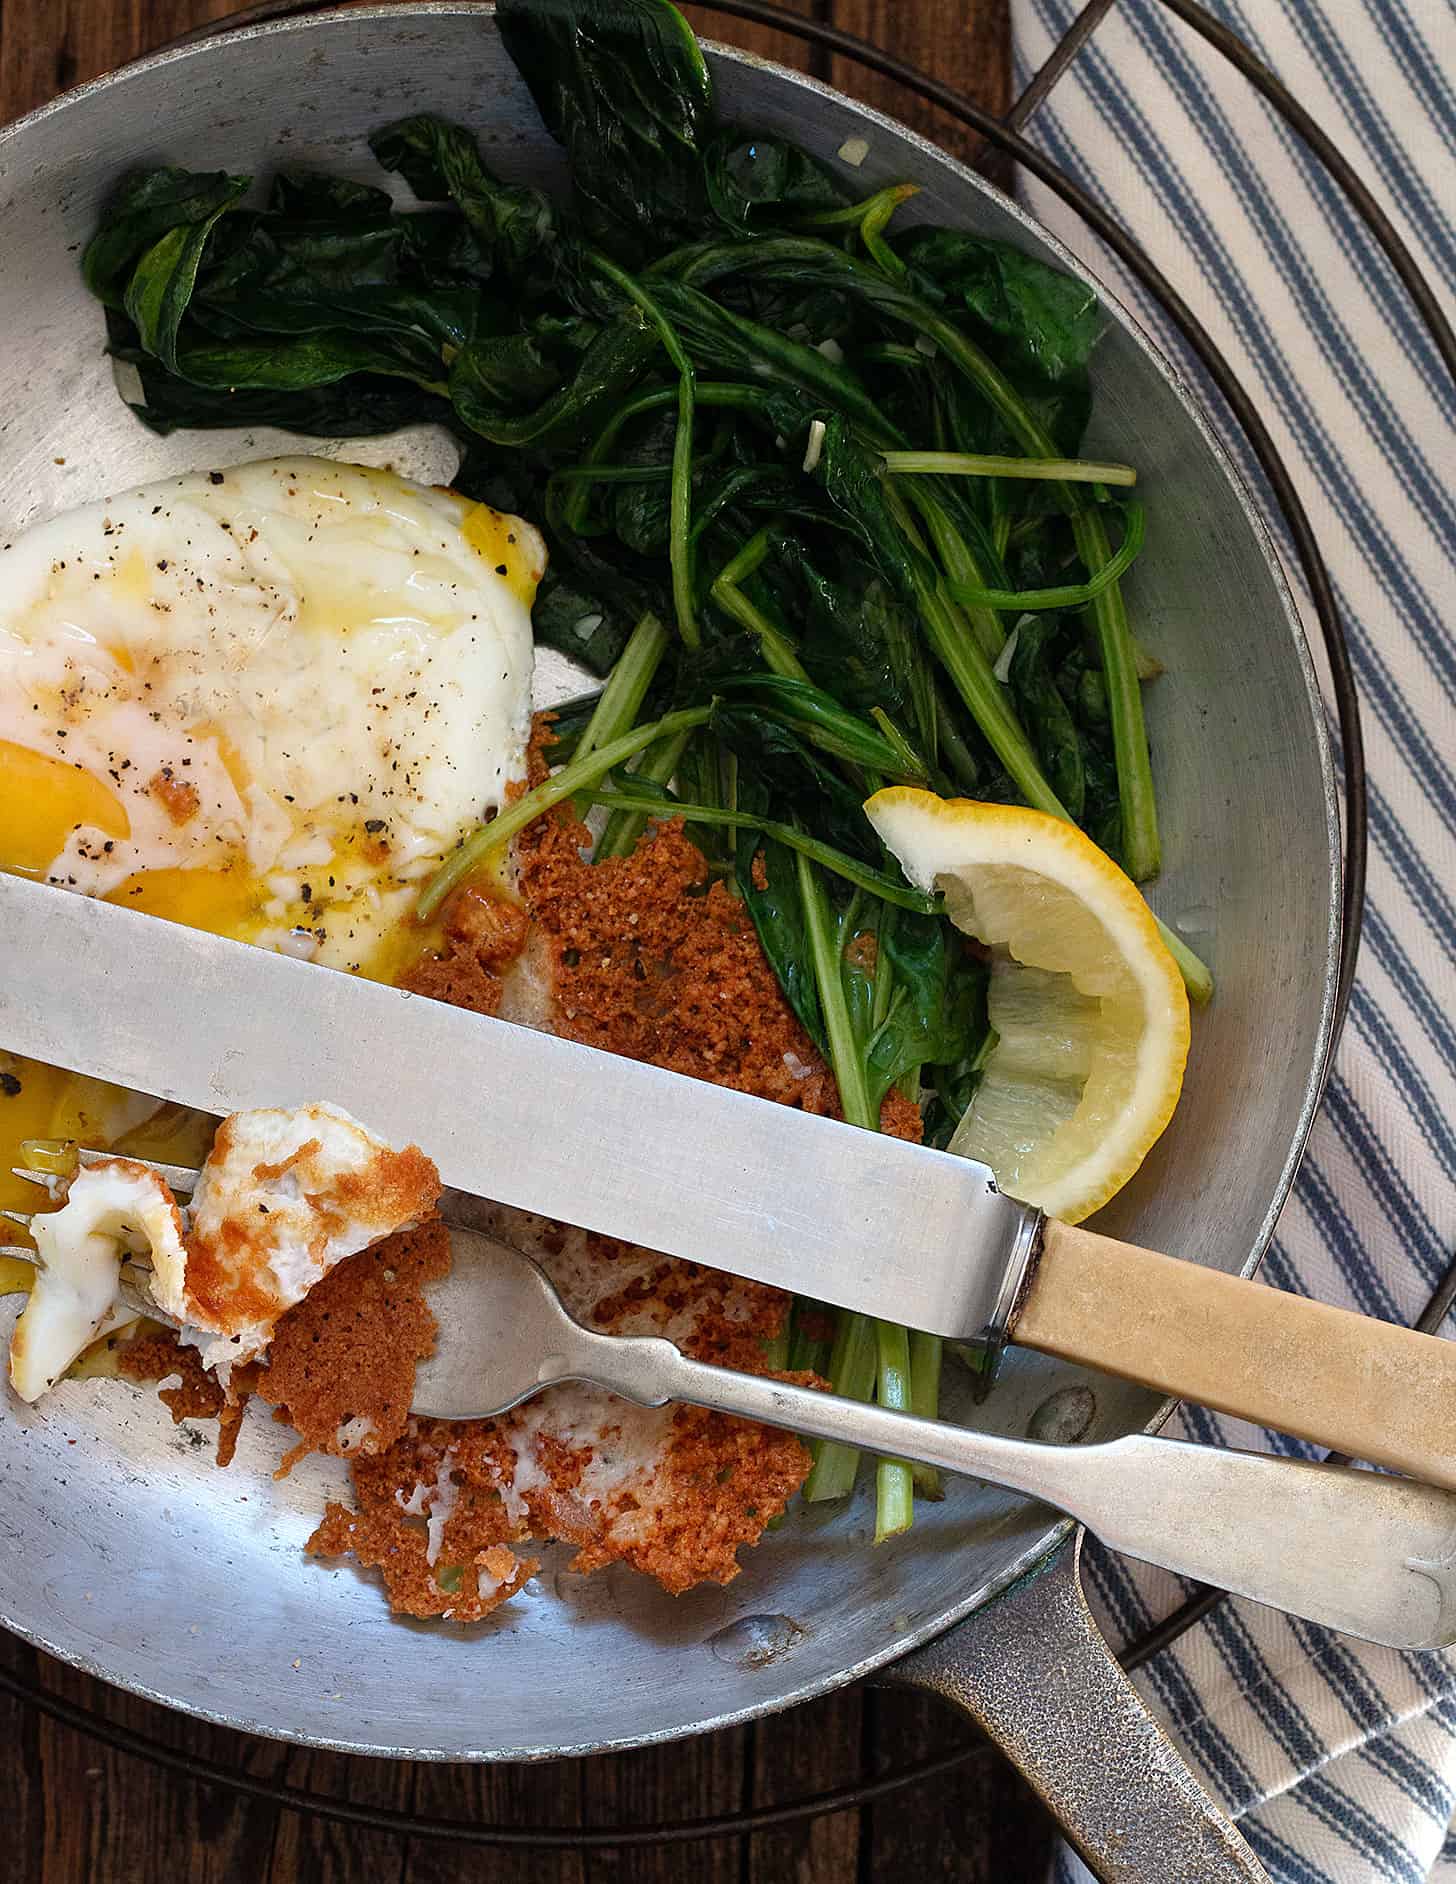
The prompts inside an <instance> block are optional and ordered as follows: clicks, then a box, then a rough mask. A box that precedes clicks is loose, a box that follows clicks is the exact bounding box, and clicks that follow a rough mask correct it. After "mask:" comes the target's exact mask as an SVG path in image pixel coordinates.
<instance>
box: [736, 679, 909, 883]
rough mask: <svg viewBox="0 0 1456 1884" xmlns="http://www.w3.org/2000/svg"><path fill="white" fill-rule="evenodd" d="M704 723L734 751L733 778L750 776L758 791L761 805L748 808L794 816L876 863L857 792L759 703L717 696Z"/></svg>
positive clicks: (786, 819)
mask: <svg viewBox="0 0 1456 1884" xmlns="http://www.w3.org/2000/svg"><path fill="white" fill-rule="evenodd" d="M708 724H709V726H710V727H711V728H712V730H713V732H714V734H715V735H716V736H717V738H718V739H719V740H720V741H721V743H722V744H723V745H725V746H726V747H727V748H728V750H729V751H730V752H732V753H735V754H736V755H737V758H738V762H739V764H738V776H739V779H740V780H745V779H752V780H754V781H756V782H757V784H758V786H759V787H760V789H761V790H762V791H763V792H764V794H765V798H764V802H763V805H762V807H757V806H755V807H751V808H753V809H760V808H761V809H762V810H763V812H764V815H766V816H782V817H783V821H784V822H786V823H787V822H791V821H792V818H793V817H795V816H797V818H798V819H799V821H800V822H801V823H802V824H804V825H805V826H806V827H807V828H808V829H809V830H810V831H811V832H813V834H814V835H815V836H816V837H822V838H823V839H824V840H825V842H826V843H830V844H833V845H834V846H835V848H836V849H837V850H844V851H848V852H849V854H850V855H851V856H852V857H862V858H864V860H865V861H866V862H867V863H878V862H879V849H878V846H877V845H876V843H875V841H874V837H873V834H872V833H871V831H870V827H869V823H868V821H867V819H866V818H865V815H864V812H863V809H862V805H863V801H864V794H863V792H861V791H858V790H856V789H855V787H854V786H852V785H850V784H848V783H847V782H846V781H845V779H844V778H843V777H842V776H841V774H840V773H839V772H837V771H834V770H832V769H831V768H830V767H829V766H827V765H825V764H824V763H823V762H822V761H821V760H820V759H819V758H817V757H816V756H815V754H814V752H813V750H812V749H811V747H810V746H809V745H808V744H807V742H806V741H804V740H802V739H800V738H799V737H798V735H797V734H796V733H795V732H793V731H792V730H791V729H790V728H789V727H787V726H785V725H784V724H783V723H782V722H781V721H779V720H778V719H775V718H773V717H772V716H771V715H770V714H769V713H767V712H765V711H763V710H762V709H761V708H759V707H756V706H753V705H751V704H748V703H743V704H738V703H735V702H732V701H729V700H721V699H720V700H718V701H715V703H714V705H713V710H712V714H711V717H710V718H709V721H708ZM785 814H787V815H785Z"/></svg>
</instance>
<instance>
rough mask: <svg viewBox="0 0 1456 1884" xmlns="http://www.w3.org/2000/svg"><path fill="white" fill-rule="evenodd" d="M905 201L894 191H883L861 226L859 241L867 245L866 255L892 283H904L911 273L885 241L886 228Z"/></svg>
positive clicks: (872, 204)
mask: <svg viewBox="0 0 1456 1884" xmlns="http://www.w3.org/2000/svg"><path fill="white" fill-rule="evenodd" d="M904 200H905V199H904V197H903V196H900V195H897V194H896V192H895V191H893V190H881V191H880V193H879V195H878V196H876V197H873V198H872V199H871V201H870V204H869V207H868V208H867V209H866V211H865V213H864V217H863V219H862V221H861V222H860V225H859V239H860V241H861V242H863V243H864V245H865V254H866V255H868V256H869V257H870V259H871V260H872V261H873V262H874V263H875V264H876V265H877V267H879V268H880V269H881V270H882V271H883V272H884V273H885V274H886V275H888V276H889V278H890V280H891V281H903V280H904V279H905V277H906V275H907V274H908V273H909V270H908V269H907V268H906V266H905V264H904V263H903V262H902V261H901V260H900V258H899V256H898V255H897V254H896V253H895V251H894V250H893V249H892V248H891V247H890V245H889V243H888V242H887V241H886V240H885V227H886V225H887V223H888V222H889V220H890V218H891V217H892V216H893V215H894V213H895V211H896V210H897V209H898V208H899V207H900V204H901V203H902V202H903V201H904Z"/></svg>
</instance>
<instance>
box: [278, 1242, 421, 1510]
mask: <svg viewBox="0 0 1456 1884" xmlns="http://www.w3.org/2000/svg"><path fill="white" fill-rule="evenodd" d="M449 1267H450V1239H449V1237H448V1236H447V1234H446V1231H445V1226H444V1225H443V1224H442V1223H440V1222H439V1221H438V1219H435V1220H432V1221H431V1222H429V1223H422V1224H420V1225H419V1226H418V1228H416V1229H413V1230H401V1231H400V1232H399V1233H398V1234H397V1235H395V1236H390V1237H386V1238H385V1240H384V1241H383V1242H382V1243H376V1244H375V1245H374V1247H373V1249H367V1250H363V1251H361V1253H360V1254H359V1255H357V1256H350V1257H348V1258H347V1259H346V1260H345V1261H344V1262H342V1263H340V1264H339V1266H338V1268H337V1269H334V1270H331V1271H330V1272H329V1274H328V1275H326V1276H325V1277H324V1279H323V1281H322V1282H320V1283H318V1284H317V1285H316V1286H315V1287H314V1288H312V1289H311V1290H310V1291H309V1293H308V1294H307V1295H306V1296H305V1297H304V1298H303V1300H302V1301H301V1302H300V1303H299V1304H298V1306H297V1307H296V1308H293V1309H290V1310H289V1312H288V1313H287V1314H286V1315H285V1316H284V1317H283V1319H282V1321H280V1322H279V1324H278V1328H277V1331H276V1333H275V1334H274V1337H273V1344H272V1346H271V1347H270V1348H269V1350H268V1365H267V1366H266V1367H265V1368H262V1369H260V1370H259V1374H258V1382H257V1386H256V1388H255V1392H256V1393H257V1395H258V1397H259V1399H262V1400H266V1401H267V1402H268V1403H269V1405H270V1406H272V1407H273V1408H274V1409H275V1411H276V1413H277V1415H278V1417H279V1418H280V1419H283V1420H286V1421H287V1423H288V1424H289V1425H290V1426H292V1427H293V1428H294V1430H295V1431H296V1432H297V1433H298V1435H299V1443H298V1444H297V1445H296V1446H295V1447H294V1448H293V1450H292V1451H291V1452H290V1453H289V1454H288V1456H287V1457H286V1458H285V1459H284V1461H283V1464H282V1465H281V1466H280V1467H279V1476H280V1477H283V1476H285V1475H286V1474H287V1473H288V1472H289V1471H290V1470H291V1469H292V1467H293V1466H294V1464H295V1463H296V1462H297V1461H298V1460H299V1459H301V1458H302V1457H303V1456H304V1454H305V1453H309V1452H329V1453H338V1454H343V1455H346V1456H347V1455H350V1454H361V1453H364V1454H367V1453H378V1452H383V1451H385V1450H386V1449H387V1448H388V1447H389V1446H391V1445H393V1444H394V1442H395V1441H396V1440H397V1439H398V1438H399V1437H400V1435H401V1434H402V1433H403V1432H404V1430H405V1428H406V1426H407V1424H408V1422H409V1403H410V1395H411V1394H412V1393H413V1392H414V1385H415V1368H416V1366H417V1365H418V1364H419V1362H421V1361H422V1360H424V1359H425V1357H426V1355H428V1354H430V1353H431V1352H432V1351H433V1349H434V1346H435V1317H434V1316H433V1315H432V1314H431V1313H430V1310H429V1307H428V1305H427V1303H426V1302H425V1299H424V1295H423V1290H424V1288H425V1286H426V1284H427V1283H430V1282H433V1281H434V1280H435V1279H436V1278H437V1277H439V1276H443V1275H444V1274H445V1273H446V1272H447V1270H448V1269H449Z"/></svg>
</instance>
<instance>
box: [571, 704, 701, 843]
mask: <svg viewBox="0 0 1456 1884" xmlns="http://www.w3.org/2000/svg"><path fill="white" fill-rule="evenodd" d="M691 738H692V732H691V730H688V731H685V732H681V733H670V734H669V735H668V737H667V738H666V739H659V740H658V742H657V744H656V745H655V746H649V747H648V749H647V751H646V752H644V753H643V755H642V757H641V758H640V759H639V760H638V762H637V768H636V770H635V772H633V773H632V774H631V776H632V777H633V778H639V779H644V780H646V781H647V782H648V783H650V784H653V785H663V786H666V785H671V783H672V781H673V778H674V777H675V775H676V773H677V768H678V765H679V762H680V761H681V759H682V756H683V753H684V751H685V750H686V747H687V743H688V741H689V740H690V739H691ZM645 796H648V794H644V797H645ZM648 816H649V810H648V809H647V808H646V807H644V808H642V809H638V810H633V809H631V808H629V807H628V808H624V807H618V809H617V810H615V811H613V813H612V815H611V817H610V818H608V819H607V828H606V829H605V830H604V831H603V832H602V834H601V836H600V838H598V840H597V844H596V848H595V850H593V852H592V862H593V863H601V862H602V861H603V859H604V858H607V857H627V856H630V855H631V853H632V852H633V850H635V849H636V847H637V840H638V838H639V837H641V835H642V833H643V831H644V830H646V828H647V819H648Z"/></svg>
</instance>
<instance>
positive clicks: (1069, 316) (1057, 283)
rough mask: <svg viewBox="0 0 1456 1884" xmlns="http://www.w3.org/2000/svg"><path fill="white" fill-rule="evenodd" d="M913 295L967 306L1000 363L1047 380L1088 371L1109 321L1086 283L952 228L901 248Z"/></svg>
mask: <svg viewBox="0 0 1456 1884" xmlns="http://www.w3.org/2000/svg"><path fill="white" fill-rule="evenodd" d="M900 255H901V259H902V260H903V261H904V262H905V263H906V265H907V267H908V268H909V271H910V280H911V284H912V286H913V287H914V288H915V290H916V291H917V292H918V293H920V294H922V295H923V296H924V297H925V298H926V299H927V300H928V301H931V302H934V303H944V302H946V301H955V302H958V303H960V304H961V305H963V306H964V307H965V308H966V310H967V312H968V313H969V314H970V315H971V316H972V320H973V324H974V325H975V327H976V328H977V329H978V330H979V332H978V338H980V340H981V341H982V344H983V345H985V347H986V350H987V352H988V353H990V354H991V357H992V358H993V359H995V360H996V361H997V362H998V364H999V365H1001V366H1002V367H1004V368H1007V369H1008V370H1012V371H1016V370H1019V371H1020V372H1021V373H1023V374H1024V373H1028V372H1029V373H1034V374H1036V375H1037V376H1039V377H1040V378H1042V379H1047V380H1060V379H1064V378H1066V377H1067V376H1068V375H1071V374H1080V373H1082V372H1084V371H1085V370H1086V366H1087V362H1088V360H1089V359H1090V358H1091V354H1092V349H1093V348H1094V347H1095V346H1096V344H1097V341H1098V338H1099V337H1100V335H1101V333H1102V329H1103V326H1104V322H1103V319H1102V311H1101V309H1100V307H1099V306H1098V303H1097V297H1096V295H1095V294H1094V293H1093V292H1092V290H1091V289H1090V288H1089V287H1088V286H1087V284H1086V283H1085V282H1083V281H1078V280H1077V279H1076V277H1075V276H1073V275H1064V274H1063V273H1062V272H1061V270H1060V269H1056V268H1049V267H1048V266H1047V264H1046V263H1045V262H1040V261H1038V260H1037V259H1036V258H1035V256H1032V255H1026V254H1023V252H1022V251H1021V250H1020V249H1014V248H1012V247H1010V246H1009V244H1007V243H1005V242H988V241H985V240H984V239H982V238H980V237H978V236H968V235H962V234H961V233H960V232H959V231H958V230H954V229H923V228H922V229H916V230H914V231H913V232H912V233H911V235H910V236H909V238H908V239H907V241H906V242H905V243H904V244H903V245H902V246H901V250H900Z"/></svg>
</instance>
